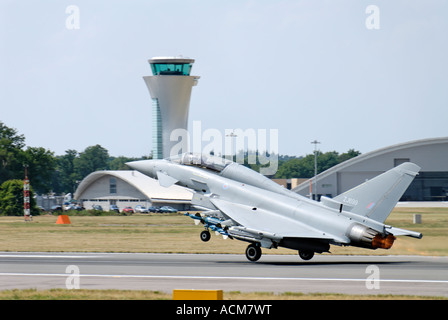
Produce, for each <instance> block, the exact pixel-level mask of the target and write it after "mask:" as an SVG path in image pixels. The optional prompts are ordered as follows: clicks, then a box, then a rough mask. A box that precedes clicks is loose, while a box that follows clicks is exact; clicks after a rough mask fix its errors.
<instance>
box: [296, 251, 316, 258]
mask: <svg viewBox="0 0 448 320" xmlns="http://www.w3.org/2000/svg"><path fill="white" fill-rule="evenodd" d="M299 256H300V258H302V259H303V260H311V259H312V258H313V257H314V252H313V251H310V250H300V251H299Z"/></svg>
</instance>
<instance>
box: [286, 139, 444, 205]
mask: <svg viewBox="0 0 448 320" xmlns="http://www.w3.org/2000/svg"><path fill="white" fill-rule="evenodd" d="M403 162H413V163H415V164H417V165H418V166H420V167H421V170H420V172H419V174H418V175H417V176H416V177H415V179H414V181H413V182H412V183H411V185H410V186H409V188H408V189H407V190H406V192H405V193H404V195H403V197H402V198H401V201H448V137H441V138H432V139H423V140H416V141H410V142H405V143H401V144H397V145H392V146H389V147H386V148H382V149H378V150H375V151H372V152H368V153H365V154H361V155H359V156H357V157H355V158H352V159H350V160H347V161H345V162H342V163H340V164H338V165H336V166H334V167H332V168H330V169H328V170H326V171H324V172H322V173H320V174H318V175H317V176H316V184H317V189H315V180H314V179H315V178H312V179H309V180H307V181H305V182H303V183H301V184H299V185H298V186H297V187H295V188H293V189H292V190H293V191H295V192H297V193H299V194H301V195H303V196H309V195H310V186H311V187H312V194H317V195H318V198H320V196H322V195H324V196H327V197H335V196H337V195H339V194H341V193H343V192H345V191H347V190H349V189H351V188H353V187H355V186H357V185H359V184H361V183H363V182H365V181H367V180H369V179H372V178H374V177H375V176H377V175H379V174H381V173H383V172H386V171H387V170H389V169H391V168H393V167H396V166H398V165H400V164H402V163H403Z"/></svg>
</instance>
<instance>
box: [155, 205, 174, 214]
mask: <svg viewBox="0 0 448 320" xmlns="http://www.w3.org/2000/svg"><path fill="white" fill-rule="evenodd" d="M159 212H163V213H176V212H177V210H176V209H174V208H172V207H170V206H163V207H161V208H160V211H159Z"/></svg>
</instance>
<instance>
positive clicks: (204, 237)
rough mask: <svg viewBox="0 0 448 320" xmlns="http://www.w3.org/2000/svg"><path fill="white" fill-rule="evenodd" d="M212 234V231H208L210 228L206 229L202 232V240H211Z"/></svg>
mask: <svg viewBox="0 0 448 320" xmlns="http://www.w3.org/2000/svg"><path fill="white" fill-rule="evenodd" d="M210 238H211V236H210V232H208V230H204V231H202V232H201V240H202V241H204V242H207V241H208V240H210Z"/></svg>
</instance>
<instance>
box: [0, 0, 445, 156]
mask: <svg viewBox="0 0 448 320" xmlns="http://www.w3.org/2000/svg"><path fill="white" fill-rule="evenodd" d="M71 5H74V6H76V8H78V9H79V20H77V21H79V29H78V28H74V27H77V26H76V25H75V24H74V23H75V20H73V19H72V18H74V15H73V11H68V12H69V13H66V10H67V8H68V7H69V6H71ZM369 5H375V6H376V7H375V8H376V9H377V10H374V11H372V10H367V13H366V9H368V6H369ZM374 14H375V15H374ZM374 18H376V20H375V19H374ZM378 18H379V20H378ZM68 19H69V20H68ZM366 21H367V22H368V23H367V24H368V26H369V28H368V27H367V26H366ZM369 23H370V24H369ZM67 26H69V27H67ZM372 27H373V28H372ZM0 40H1V42H0V121H2V122H4V124H5V125H7V126H8V127H13V128H16V129H17V130H18V132H19V133H21V134H24V135H25V137H26V144H27V145H28V146H33V147H44V148H46V149H49V150H51V151H54V152H55V154H56V155H61V154H64V153H65V150H68V149H75V150H78V151H83V150H84V149H85V148H86V147H88V146H91V145H95V144H100V145H102V146H103V147H105V148H106V149H108V150H109V153H110V155H112V156H120V155H124V156H129V157H134V156H135V157H139V156H142V155H147V154H149V152H150V151H151V150H152V139H151V135H152V121H151V99H150V95H149V92H148V90H147V88H146V86H145V83H144V81H143V79H142V77H143V76H148V75H151V70H150V67H149V64H148V62H147V60H148V59H149V58H151V57H155V56H173V55H183V56H185V57H190V58H194V59H195V60H196V61H195V63H194V66H193V69H192V75H197V76H200V77H201V78H200V80H199V83H198V86H196V87H194V88H193V93H192V97H191V104H190V117H189V122H190V128H191V124H192V122H193V121H201V125H202V130H206V129H208V128H214V129H218V130H220V131H221V132H222V133H223V134H224V130H225V129H236V128H240V129H243V130H245V129H266V130H268V132H269V130H272V129H274V130H278V142H279V145H278V151H279V153H280V154H288V155H306V154H309V153H312V151H313V148H314V146H313V145H312V144H311V143H310V142H311V141H313V140H315V139H317V140H318V141H320V142H321V144H320V145H319V149H320V150H322V151H324V152H326V151H333V150H335V151H337V152H340V153H343V152H345V151H347V150H348V149H350V148H354V149H356V150H359V151H361V152H362V153H365V152H369V151H373V150H376V149H378V148H382V147H386V146H389V145H393V144H396V143H401V142H407V141H411V140H418V139H424V138H432V137H441V136H448V62H447V61H448V2H447V1H443V0H441V1H431V0H429V1H422V0H418V1H409V0H407V1H391V0H388V1H378V0H369V1H364V0H350V1H330V0H328V1H317V0H307V1H300V0H289V1H288V0H284V1H275V0H264V1H262V0H259V1H257V0H253V1H243V0H219V1H218V0H216V1H207V0H196V1H193V0H178V1H174V0H173V1H169V0H163V1H162V0H159V1H151V0H133V1H125V0H122V1H113V0H107V1H100V0H96V1H92V0H88V1H87V0H86V1H77V0H70V1H62V0H53V1H50V0H41V1H26V0H20V1H15V0H0Z"/></svg>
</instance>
